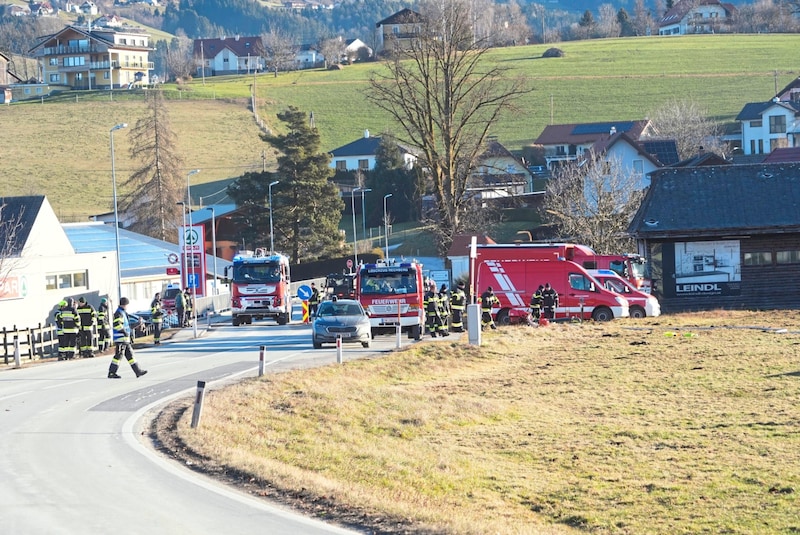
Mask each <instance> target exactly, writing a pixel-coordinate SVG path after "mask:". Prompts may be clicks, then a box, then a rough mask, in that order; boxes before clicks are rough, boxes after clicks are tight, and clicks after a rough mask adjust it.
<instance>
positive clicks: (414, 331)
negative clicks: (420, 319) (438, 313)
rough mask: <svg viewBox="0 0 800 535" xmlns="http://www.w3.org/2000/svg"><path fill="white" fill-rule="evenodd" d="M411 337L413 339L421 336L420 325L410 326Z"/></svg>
mask: <svg viewBox="0 0 800 535" xmlns="http://www.w3.org/2000/svg"><path fill="white" fill-rule="evenodd" d="M411 338H413V339H414V340H419V339H420V338H422V327H421V326H419V325H414V326H412V327H411Z"/></svg>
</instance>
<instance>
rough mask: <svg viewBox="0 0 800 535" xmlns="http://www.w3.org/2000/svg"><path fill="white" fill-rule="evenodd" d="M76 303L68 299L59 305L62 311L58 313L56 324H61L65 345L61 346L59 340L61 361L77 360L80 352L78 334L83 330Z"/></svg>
mask: <svg viewBox="0 0 800 535" xmlns="http://www.w3.org/2000/svg"><path fill="white" fill-rule="evenodd" d="M73 303H74V301H73V300H72V299H67V300H65V301H61V303H59V304H60V305H61V310H59V311H58V313H57V316H56V322H57V323H58V322H60V323H61V331H62V333H63V339H64V345H63V346H62V345H61V341H60V340H59V344H58V354H59V357H58V358H59V359H60V360H67V359H72V358H75V354H76V353H77V352H78V333H79V332H80V329H81V319H80V316H78V312H77V311H76V310H75V307H74V306H73Z"/></svg>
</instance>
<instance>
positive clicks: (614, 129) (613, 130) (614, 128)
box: [608, 126, 617, 136]
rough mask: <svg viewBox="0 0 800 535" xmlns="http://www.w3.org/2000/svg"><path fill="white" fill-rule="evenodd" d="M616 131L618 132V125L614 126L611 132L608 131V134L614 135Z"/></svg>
mask: <svg viewBox="0 0 800 535" xmlns="http://www.w3.org/2000/svg"><path fill="white" fill-rule="evenodd" d="M616 133H617V127H616V126H612V127H611V130H609V132H608V135H610V136H613V135H614V134H616Z"/></svg>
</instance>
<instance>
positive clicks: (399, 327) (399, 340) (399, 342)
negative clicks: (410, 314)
mask: <svg viewBox="0 0 800 535" xmlns="http://www.w3.org/2000/svg"><path fill="white" fill-rule="evenodd" d="M402 333H403V327H402V325H401V324H400V299H398V300H397V342H396V344H395V347H396V348H397V349H400V346H401V345H402V343H403V342H402Z"/></svg>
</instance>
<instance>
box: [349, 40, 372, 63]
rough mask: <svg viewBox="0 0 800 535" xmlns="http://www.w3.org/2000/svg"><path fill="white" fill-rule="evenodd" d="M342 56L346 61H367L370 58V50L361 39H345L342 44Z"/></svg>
mask: <svg viewBox="0 0 800 535" xmlns="http://www.w3.org/2000/svg"><path fill="white" fill-rule="evenodd" d="M344 55H345V57H344V58H343V59H346V60H348V61H356V60H359V59H367V58H371V57H372V49H371V48H370V47H368V46H367V45H366V43H364V41H362V40H361V39H347V40H346V41H345V42H344Z"/></svg>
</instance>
